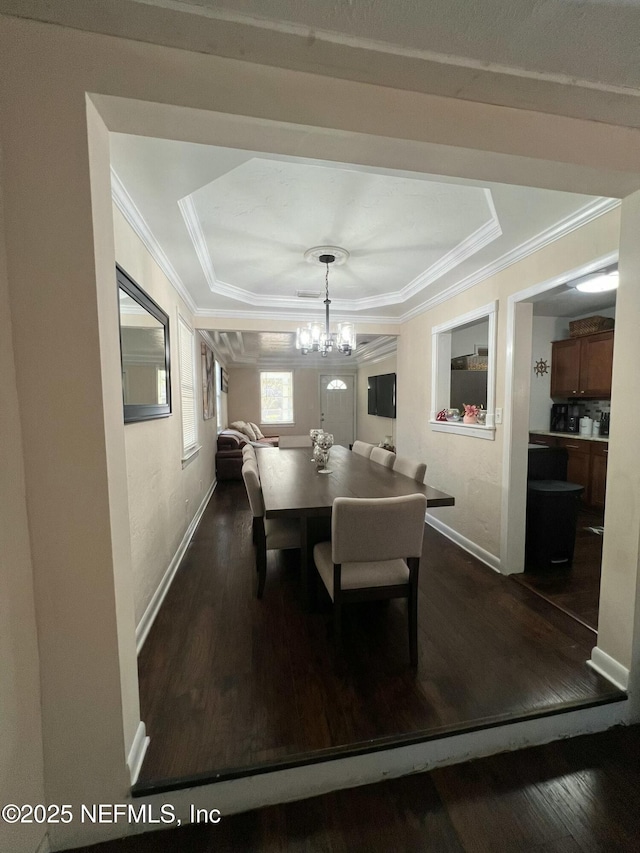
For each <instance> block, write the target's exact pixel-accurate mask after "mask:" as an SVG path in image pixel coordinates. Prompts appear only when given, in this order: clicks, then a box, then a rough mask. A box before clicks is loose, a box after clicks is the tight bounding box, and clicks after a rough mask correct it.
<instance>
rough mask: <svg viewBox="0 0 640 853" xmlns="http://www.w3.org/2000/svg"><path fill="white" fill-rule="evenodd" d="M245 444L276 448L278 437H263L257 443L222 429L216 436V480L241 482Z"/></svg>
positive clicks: (236, 431) (239, 433)
mask: <svg viewBox="0 0 640 853" xmlns="http://www.w3.org/2000/svg"><path fill="white" fill-rule="evenodd" d="M247 443H250V444H252V445H253V446H254V447H277V446H278V436H269V437H263V438H261V439H260V440H258V441H252V440H251V439H250V438H249V436H247V435H245V434H244V433H242V432H240V430H236V429H223V430H222V432H220V433H219V434H218V449H217V452H216V478H217V479H218V480H242V448H243V447H244V445H245V444H247Z"/></svg>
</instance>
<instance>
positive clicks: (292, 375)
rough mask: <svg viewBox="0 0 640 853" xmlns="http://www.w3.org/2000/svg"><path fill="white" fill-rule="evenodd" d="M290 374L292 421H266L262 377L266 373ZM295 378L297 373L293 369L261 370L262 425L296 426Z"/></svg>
mask: <svg viewBox="0 0 640 853" xmlns="http://www.w3.org/2000/svg"><path fill="white" fill-rule="evenodd" d="M274 373H275V374H285V373H286V374H288V375H289V376H290V377H291V420H290V421H265V420H264V412H263V408H262V400H263V393H262V377H263V376H264V375H266V374H274ZM294 379H295V373H294V371H293V370H261V371H260V376H259V382H260V426H261V427H262V426H266V427H273V426H294V425H295V422H296V414H295V391H294Z"/></svg>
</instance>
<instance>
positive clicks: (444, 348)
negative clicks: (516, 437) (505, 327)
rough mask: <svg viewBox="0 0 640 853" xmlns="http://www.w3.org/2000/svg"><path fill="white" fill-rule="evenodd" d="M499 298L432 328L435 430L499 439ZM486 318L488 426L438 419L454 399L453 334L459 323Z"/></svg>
mask: <svg viewBox="0 0 640 853" xmlns="http://www.w3.org/2000/svg"><path fill="white" fill-rule="evenodd" d="M497 319H498V301H497V300H495V301H493V302H489V303H488V304H487V305H483V306H481V307H480V308H476V309H474V310H473V311H468V312H467V313H466V314H461V315H460V316H458V317H454V318H453V319H452V320H449V321H447V322H446V323H440V324H439V325H438V326H433V328H432V329H431V411H430V413H429V426H430V429H431V431H432V432H449V433H454V434H455V435H466V436H468V437H472V438H484V439H488V440H489V441H494V440H495V433H496V425H495V406H496V345H497V325H498V323H497ZM482 320H488V321H489V333H488V344H487V350H488V352H487V356H488V362H487V418H486V423H485V424H484V425H481V424H464V423H462V421H458V422H456V423H449V422H447V421H437V420H436V415H437V413H438V412H439V411H441V410H442V409H447V408H449V401H450V399H451V334H452V332H454V331H455V330H456V329H457V328H458V327H459V326H466V325H469V324H470V323H474V322H479V321H482Z"/></svg>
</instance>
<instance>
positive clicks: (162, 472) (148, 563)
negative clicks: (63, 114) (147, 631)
mask: <svg viewBox="0 0 640 853" xmlns="http://www.w3.org/2000/svg"><path fill="white" fill-rule="evenodd" d="M113 217H114V233H115V249H116V260H117V261H118V263H119V264H120V266H121V267H122V268H123V269H124V270H125V271H126V272H127V273H128V274H129V275H130V276H131V277H132V278H133V280H134V281H135V282H136V283H137V284H138V285H140V287H141V288H142V289H143V290H144V291H145V292H146V293H148V294H149V296H150V297H151V298H152V299H154V300H155V301H156V302H157V303H158V305H159V306H160V307H161V308H162V309H163V311H166V313H167V314H168V315H169V334H170V345H171V401H172V404H171V409H172V414H171V416H170V417H168V418H159V419H158V420H152V421H141V422H140V423H130V424H125V426H124V434H125V446H126V458H127V482H128V489H129V519H130V527H131V561H132V571H133V582H134V595H135V615H136V624H138V623H139V622H140V619H141V617H142V615H143V613H144V611H145V608H146V607H147V606H148V604H149V602H150V601H151V598H152V596H153V594H154V592H155V591H156V589H157V588H158V585H159V583H160V581H161V580H162V577H163V575H164V573H165V571H166V570H167V568H168V567H169V564H170V563H171V560H172V558H173V556H174V554H175V553H176V551H177V550H178V546H179V545H180V542H181V540H182V538H183V536H184V534H185V531H186V530H187V528H188V526H189V523H190V522H191V520H192V518H193V516H194V515H195V513H196V511H197V510H198V507H199V506H200V504H201V503H202V500H203V498H204V496H205V495H206V493H207V491H208V489H209V488H210V487H211V484H212V483H213V481H214V479H215V445H216V418H210V419H209V420H206V421H205V420H204V419H203V417H202V401H201V399H200V389H201V387H202V377H201V363H200V340H201V339H200V336H199V335H198V333H197V332H196V371H197V380H196V386H197V388H198V392H199V393H198V409H197V411H198V442H199V444H200V445H201V448H200V452H199V453H198V455H197V456H196V457H194V458H193V459H192V460H190V461H189V462H188V464H186V466H185V467H184V468H183V467H182V463H181V458H182V422H181V415H180V372H179V362H178V332H177V327H178V320H177V317H178V311H180V313H181V314H182V316H183V317H184V318H185V319H186V320H187V321H188V322H189V323H192V322H193V320H192V317H191V313H190V311H189V310H188V308H187V307H186V305H185V304H184V302H183V301H182V299H181V298H180V296H179V295H178V293H177V292H176V290H175V288H174V287H173V286H172V285H171V283H170V282H169V280H168V279H167V277H166V276H165V275H164V273H163V272H162V270H161V269H160V267H159V266H158V265H157V264H156V262H155V261H154V260H153V258H152V257H151V255H150V254H149V252H148V251H147V249H146V248H145V246H144V245H143V244H142V242H141V241H140V238H139V237H138V236H137V235H136V234H135V233H134V231H133V230H132V228H131V226H130V225H129V224H128V222H126V220H125V219H124V217H123V216H122V214H121V213H120V211H119V210H118V209H117V207H115V206H114V208H113ZM114 306H115V303H114Z"/></svg>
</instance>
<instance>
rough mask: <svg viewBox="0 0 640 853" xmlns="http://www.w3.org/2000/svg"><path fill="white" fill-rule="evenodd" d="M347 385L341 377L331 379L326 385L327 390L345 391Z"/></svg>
mask: <svg viewBox="0 0 640 853" xmlns="http://www.w3.org/2000/svg"><path fill="white" fill-rule="evenodd" d="M346 390H347V385H346V383H345V382H343V381H342V379H332V380H331V382H329V384H328V385H327V391H346Z"/></svg>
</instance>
